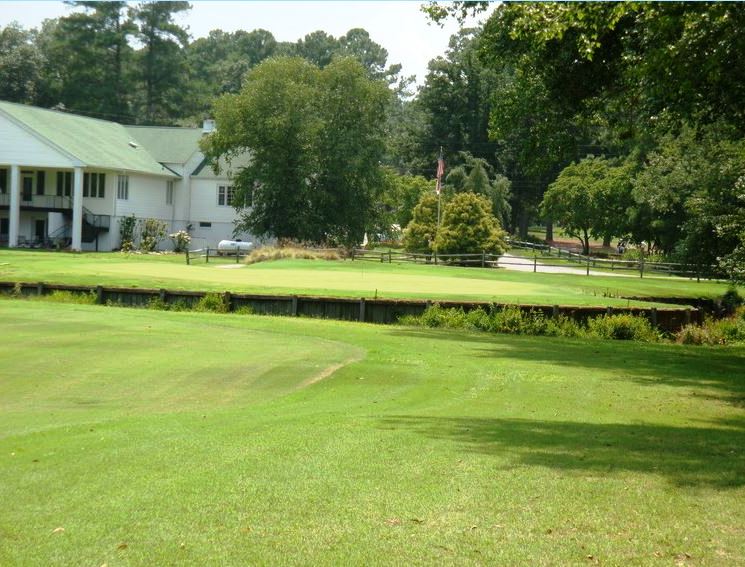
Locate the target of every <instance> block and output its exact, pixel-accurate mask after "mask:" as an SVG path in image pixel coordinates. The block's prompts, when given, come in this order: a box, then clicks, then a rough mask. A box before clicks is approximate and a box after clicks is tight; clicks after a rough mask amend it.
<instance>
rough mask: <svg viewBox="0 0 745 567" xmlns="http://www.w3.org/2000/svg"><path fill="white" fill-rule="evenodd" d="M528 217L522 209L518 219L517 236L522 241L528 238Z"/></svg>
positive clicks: (526, 212)
mask: <svg viewBox="0 0 745 567" xmlns="http://www.w3.org/2000/svg"><path fill="white" fill-rule="evenodd" d="M529 220H530V218H529V216H528V211H526V210H525V209H523V210H522V211H520V217H519V218H518V227H517V230H518V236H519V237H520V238H522V239H523V240H526V239H527V238H528V225H529V224H530V223H529Z"/></svg>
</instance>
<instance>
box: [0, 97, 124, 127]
mask: <svg viewBox="0 0 745 567" xmlns="http://www.w3.org/2000/svg"><path fill="white" fill-rule="evenodd" d="M0 103H1V104H11V105H13V106H18V107H21V108H32V109H34V110H41V111H44V112H52V113H54V114H59V115H60V116H72V117H74V118H82V119H83V120H95V121H96V122H104V123H106V124H116V125H117V126H124V125H123V124H121V123H120V122H114V121H113V120H106V119H105V118H95V117H93V116H86V115H84V114H77V113H76V112H73V111H71V110H67V109H65V110H57V109H55V108H44V107H43V106H35V105H33V104H24V103H22V102H13V101H10V100H0Z"/></svg>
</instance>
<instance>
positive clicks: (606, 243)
mask: <svg viewBox="0 0 745 567" xmlns="http://www.w3.org/2000/svg"><path fill="white" fill-rule="evenodd" d="M611 240H612V239H611V237H610V236H604V237H603V248H610V243H611Z"/></svg>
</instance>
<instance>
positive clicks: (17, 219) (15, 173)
mask: <svg viewBox="0 0 745 567" xmlns="http://www.w3.org/2000/svg"><path fill="white" fill-rule="evenodd" d="M9 189H10V220H9V222H8V225H9V226H8V246H9V247H10V248H15V247H16V246H18V232H19V228H20V225H21V168H20V166H18V165H11V166H10V187H9Z"/></svg>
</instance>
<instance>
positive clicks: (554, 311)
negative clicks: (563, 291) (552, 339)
mask: <svg viewBox="0 0 745 567" xmlns="http://www.w3.org/2000/svg"><path fill="white" fill-rule="evenodd" d="M551 316H552V317H554V318H556V317H558V316H559V306H558V305H554V306H553V307H551Z"/></svg>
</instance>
